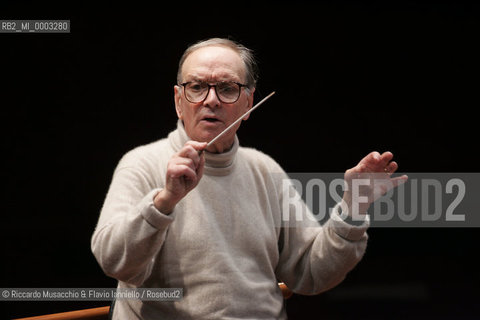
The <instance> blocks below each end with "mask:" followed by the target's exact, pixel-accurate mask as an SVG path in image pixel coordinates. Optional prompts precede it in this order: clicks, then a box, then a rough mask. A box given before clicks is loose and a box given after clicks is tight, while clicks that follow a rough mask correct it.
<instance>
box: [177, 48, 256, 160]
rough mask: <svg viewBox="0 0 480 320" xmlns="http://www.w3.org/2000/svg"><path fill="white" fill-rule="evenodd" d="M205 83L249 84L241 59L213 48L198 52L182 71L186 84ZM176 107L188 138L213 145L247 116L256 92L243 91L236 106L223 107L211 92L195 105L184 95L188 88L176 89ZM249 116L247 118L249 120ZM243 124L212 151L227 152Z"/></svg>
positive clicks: (184, 65) (201, 49)
mask: <svg viewBox="0 0 480 320" xmlns="http://www.w3.org/2000/svg"><path fill="white" fill-rule="evenodd" d="M189 81H204V82H207V83H209V84H215V83H217V82H221V81H233V82H238V83H242V84H245V67H244V64H243V61H242V60H241V58H240V56H239V55H238V54H237V53H236V52H235V51H233V50H232V49H230V48H227V47H223V46H209V47H204V48H200V49H197V50H195V51H194V52H192V53H191V54H190V55H189V56H188V57H187V59H186V60H185V62H184V64H183V68H182V82H189ZM174 90H175V107H176V111H177V115H178V117H179V118H180V119H181V120H183V123H184V126H185V131H186V132H187V135H188V136H189V137H190V138H191V139H192V140H195V141H200V142H209V141H210V140H212V139H213V138H215V136H217V135H218V134H219V133H220V132H222V131H223V130H224V129H225V128H227V127H228V126H229V125H230V124H231V123H233V122H234V121H235V120H237V119H238V118H239V117H240V116H241V115H242V114H244V113H245V112H247V111H248V110H249V109H250V108H251V107H252V104H253V91H254V90H253V89H252V90H250V93H248V91H245V88H241V92H240V97H239V98H238V100H237V101H236V102H235V103H230V104H227V103H222V102H221V101H220V100H219V99H218V97H217V94H216V92H215V88H213V87H212V88H210V89H209V92H208V96H207V98H206V99H205V100H204V101H203V102H199V103H191V102H189V101H187V99H186V98H185V95H184V93H183V90H185V89H184V88H182V87H180V86H175V89H174ZM247 118H248V116H246V117H245V118H244V120H247ZM239 127H240V123H238V124H237V125H236V127H235V128H232V129H231V130H230V131H229V132H228V133H226V134H225V135H224V136H223V137H222V138H220V139H219V140H218V141H216V143H215V144H214V145H212V146H211V147H210V148H209V149H208V151H210V152H223V151H226V150H228V149H229V148H230V147H231V146H232V144H233V141H234V137H235V133H236V131H237V130H238V128H239Z"/></svg>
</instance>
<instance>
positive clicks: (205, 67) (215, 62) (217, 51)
mask: <svg viewBox="0 0 480 320" xmlns="http://www.w3.org/2000/svg"><path fill="white" fill-rule="evenodd" d="M244 74H245V68H244V64H243V61H242V59H241V57H240V55H239V54H238V53H237V52H236V51H234V50H233V49H230V48H228V47H224V46H208V47H203V48H199V49H197V50H195V51H193V52H192V53H191V54H190V55H189V56H188V57H187V58H186V59H185V62H184V64H183V68H182V76H183V77H185V76H195V77H202V76H206V77H212V76H220V77H232V76H233V77H238V78H241V79H243V78H244Z"/></svg>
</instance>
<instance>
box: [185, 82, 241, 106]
mask: <svg viewBox="0 0 480 320" xmlns="http://www.w3.org/2000/svg"><path fill="white" fill-rule="evenodd" d="M193 82H201V83H205V84H206V85H207V86H208V90H207V91H206V92H207V94H206V95H205V98H203V100H201V101H197V102H193V101H190V100H189V99H188V97H187V92H186V88H185V86H186V85H188V84H189V83H193ZM219 83H235V84H236V85H237V86H238V87H239V89H240V90H238V96H237V99H235V101H233V102H224V101H222V99H221V98H220V96H219V95H218V92H217V85H218V84H219ZM179 85H180V86H182V87H183V95H184V96H185V99H187V101H188V102H190V103H202V102H204V101H205V100H206V99H207V97H208V95H209V94H210V88H212V87H213V88H215V94H216V96H217V99H218V100H219V101H220V102H221V103H225V104H233V103H235V102H237V101H238V99H239V98H240V95H241V94H242V88H248V85H246V84H243V83H240V82H236V81H219V82H217V83H215V84H210V83H208V82H206V81H187V82H184V83H180V84H179Z"/></svg>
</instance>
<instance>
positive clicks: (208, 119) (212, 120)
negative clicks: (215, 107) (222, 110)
mask: <svg viewBox="0 0 480 320" xmlns="http://www.w3.org/2000/svg"><path fill="white" fill-rule="evenodd" d="M202 120H205V121H208V122H217V121H220V120H218V119H216V118H203V119H202Z"/></svg>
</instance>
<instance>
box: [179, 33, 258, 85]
mask: <svg viewBox="0 0 480 320" xmlns="http://www.w3.org/2000/svg"><path fill="white" fill-rule="evenodd" d="M210 46H223V47H227V48H230V49H232V50H233V51H235V52H236V53H238V55H239V56H240V58H241V59H242V61H243V63H244V65H245V82H246V83H245V84H246V86H247V87H248V88H249V89H252V88H255V86H256V84H257V80H258V69H257V62H256V61H255V57H254V56H253V51H252V50H250V49H248V48H247V47H245V46H244V45H242V44H240V43H238V42H235V41H233V40H230V39H224V38H211V39H207V40H202V41H199V42H197V43H194V44H193V45H191V46H189V47H188V48H187V49H186V50H185V52H184V53H183V55H182V57H181V58H180V62H179V63H178V72H177V83H179V84H180V83H181V81H182V68H183V63H184V62H185V59H187V57H188V56H189V55H190V54H191V53H192V52H193V51H195V50H197V49H200V48H204V47H210Z"/></svg>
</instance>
